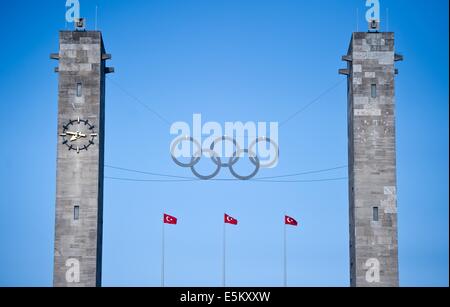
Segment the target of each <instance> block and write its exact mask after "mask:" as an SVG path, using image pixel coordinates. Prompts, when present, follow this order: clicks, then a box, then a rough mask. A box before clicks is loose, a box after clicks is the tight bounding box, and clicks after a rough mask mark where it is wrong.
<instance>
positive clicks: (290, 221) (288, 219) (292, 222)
mask: <svg viewBox="0 0 450 307" xmlns="http://www.w3.org/2000/svg"><path fill="white" fill-rule="evenodd" d="M284 223H285V224H286V225H291V226H298V222H297V221H296V220H295V219H294V218H292V217H290V216H287V215H286V216H285V217H284Z"/></svg>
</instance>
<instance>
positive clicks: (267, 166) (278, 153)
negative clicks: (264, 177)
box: [248, 136, 280, 168]
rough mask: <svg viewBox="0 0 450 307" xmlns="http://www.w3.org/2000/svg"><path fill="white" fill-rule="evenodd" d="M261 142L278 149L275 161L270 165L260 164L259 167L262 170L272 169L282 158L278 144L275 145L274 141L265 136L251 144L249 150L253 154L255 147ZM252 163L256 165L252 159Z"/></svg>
mask: <svg viewBox="0 0 450 307" xmlns="http://www.w3.org/2000/svg"><path fill="white" fill-rule="evenodd" d="M261 141H264V142H267V143H269V144H272V145H273V147H274V148H275V149H276V150H275V159H273V161H270V162H269V163H260V164H259V166H260V167H262V168H270V167H272V166H274V165H275V163H277V162H278V158H279V157H280V149H279V148H278V144H277V143H275V141H274V140H272V139H270V138H268V137H265V136H261V137H259V138H257V139H256V140H254V141H253V142H252V143H251V144H250V146H249V147H248V150H249V151H250V152H252V153H253V147H255V146H256V144H258V143H259V142H261ZM250 161H252V163H253V164H255V162H254V160H252V159H250ZM255 165H256V164H255Z"/></svg>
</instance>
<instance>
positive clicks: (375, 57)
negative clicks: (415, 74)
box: [339, 24, 403, 287]
mask: <svg viewBox="0 0 450 307" xmlns="http://www.w3.org/2000/svg"><path fill="white" fill-rule="evenodd" d="M375 26H377V25H376V24H375ZM402 59H403V58H402V56H400V55H397V54H396V53H395V48H394V33H392V32H383V33H380V32H378V31H375V32H356V33H353V35H352V38H351V42H350V47H349V50H348V53H347V55H345V56H343V57H342V60H343V61H346V62H347V68H346V69H341V70H339V73H340V74H344V75H347V76H348V89H347V90H348V151H349V201H350V205H349V210H350V274H351V285H352V286H353V287H397V286H399V272H398V242H397V180H396V141H395V133H396V130H395V87H394V77H395V75H396V74H397V70H396V69H395V67H394V63H395V62H396V61H399V60H402Z"/></svg>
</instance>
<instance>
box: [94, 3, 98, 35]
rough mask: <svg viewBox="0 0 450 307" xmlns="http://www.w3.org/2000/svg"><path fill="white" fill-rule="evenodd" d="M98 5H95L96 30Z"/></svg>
mask: <svg viewBox="0 0 450 307" xmlns="http://www.w3.org/2000/svg"><path fill="white" fill-rule="evenodd" d="M97 16H98V5H96V6H95V31H97Z"/></svg>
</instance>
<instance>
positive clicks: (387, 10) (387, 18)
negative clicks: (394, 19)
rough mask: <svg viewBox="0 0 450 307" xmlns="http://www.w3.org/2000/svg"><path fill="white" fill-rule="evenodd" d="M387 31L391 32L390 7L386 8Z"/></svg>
mask: <svg viewBox="0 0 450 307" xmlns="http://www.w3.org/2000/svg"><path fill="white" fill-rule="evenodd" d="M386 32H389V8H386Z"/></svg>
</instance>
